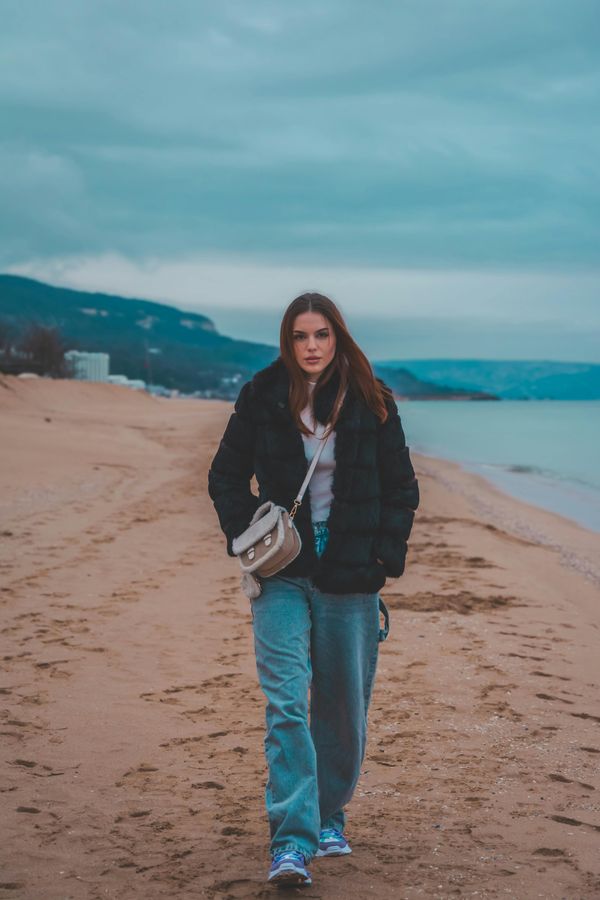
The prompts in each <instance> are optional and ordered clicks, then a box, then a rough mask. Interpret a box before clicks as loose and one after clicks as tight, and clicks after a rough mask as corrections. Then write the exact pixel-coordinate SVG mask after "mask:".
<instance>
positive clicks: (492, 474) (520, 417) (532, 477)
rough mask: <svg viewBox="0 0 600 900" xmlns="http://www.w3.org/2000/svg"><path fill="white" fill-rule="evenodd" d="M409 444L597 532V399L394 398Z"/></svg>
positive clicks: (599, 474) (599, 476)
mask: <svg viewBox="0 0 600 900" xmlns="http://www.w3.org/2000/svg"><path fill="white" fill-rule="evenodd" d="M398 409H399V412H400V417H401V419H402V425H403V427H404V431H405V433H406V442H407V444H408V445H409V447H410V448H411V450H413V451H415V452H419V453H424V454H427V455H429V456H438V457H443V458H445V459H450V460H453V461H454V462H458V463H461V464H462V465H463V466H464V467H465V468H467V469H469V470H470V471H473V472H477V473H478V474H479V475H482V476H484V477H485V478H487V479H488V480H489V481H491V482H492V483H493V484H494V485H495V486H496V487H498V488H500V489H501V490H504V491H506V492H507V493H509V494H512V495H513V496H515V497H518V498H520V499H522V500H526V501H527V502H529V503H534V504H536V505H537V506H541V507H543V508H545V509H549V510H552V511H553V512H557V513H560V514H561V515H563V516H566V517H568V518H570V519H573V520H575V521H576V522H579V523H580V524H581V525H584V526H585V527H587V528H591V529H593V530H594V531H599V532H600V400H589V401H587V400H586V401H570V400H528V401H518V400H501V401H473V400H455V401H451V400H441V401H429V402H426V401H414V402H407V401H403V402H400V403H399V404H398Z"/></svg>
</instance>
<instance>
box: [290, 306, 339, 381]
mask: <svg viewBox="0 0 600 900" xmlns="http://www.w3.org/2000/svg"><path fill="white" fill-rule="evenodd" d="M292 337H293V341H294V354H295V356H296V362H297V363H298V365H299V366H300V368H301V369H302V371H303V372H304V374H305V376H306V378H308V380H309V381H317V380H318V378H319V376H320V375H321V373H322V372H324V370H325V369H326V368H327V366H328V365H329V363H330V362H331V360H332V359H333V357H334V356H335V344H336V340H335V332H334V330H333V326H332V325H331V324H330V322H329V320H328V319H326V318H325V316H324V315H322V314H321V313H316V312H305V313H301V314H300V315H299V316H296V318H295V319H294V327H293V329H292Z"/></svg>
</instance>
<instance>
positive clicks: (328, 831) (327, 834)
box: [321, 828, 342, 841]
mask: <svg viewBox="0 0 600 900" xmlns="http://www.w3.org/2000/svg"><path fill="white" fill-rule="evenodd" d="M341 837H342V832H341V831H338V830H337V828H324V829H323V831H322V832H321V840H322V841H328V840H330V839H331V838H334V839H335V840H336V841H339V840H340V838H341Z"/></svg>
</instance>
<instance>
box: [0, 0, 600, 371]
mask: <svg viewBox="0 0 600 900" xmlns="http://www.w3.org/2000/svg"><path fill="white" fill-rule="evenodd" d="M0 66H1V70H2V79H0V197H1V203H0V271H8V272H15V273H20V274H25V275H30V276H32V277H36V278H40V279H42V280H47V281H50V282H51V283H53V284H61V285H65V286H73V287H78V288H84V289H89V290H103V291H110V292H113V293H119V294H122V295H124V296H136V297H146V298H148V299H156V300H160V301H163V302H168V303H172V304H173V305H177V306H179V307H180V308H184V309H192V310H196V311H198V312H204V313H206V314H208V315H210V316H211V317H212V318H213V319H214V321H215V324H216V325H217V327H218V328H219V330H221V331H222V332H223V333H226V334H230V335H232V336H234V337H247V338H249V339H251V340H260V341H264V342H267V343H276V342H277V334H278V324H279V320H280V317H281V314H282V312H283V310H284V308H285V306H286V305H287V303H289V301H290V300H291V299H292V298H293V297H294V296H296V295H297V294H299V293H301V292H303V291H305V290H318V291H322V292H325V293H328V294H329V295H330V296H331V297H332V299H334V300H335V301H336V302H337V303H338V304H339V305H340V307H341V308H342V310H343V312H344V313H345V315H346V317H347V320H348V322H349V324H350V326H351V328H352V330H353V333H354V334H355V337H356V338H357V339H358V340H359V343H361V345H362V346H363V347H364V348H365V349H366V350H367V352H368V353H369V354H370V356H371V357H373V358H380V359H391V358H399V359H401V358H403V357H404V358H426V357H440V356H446V357H454V358H456V357H461V356H464V357H469V358H473V357H480V358H496V359H499V358H504V359H507V358H513V359H514V358H531V359H535V358H537V359H539V358H544V359H562V360H573V361H589V362H594V361H595V362H600V177H599V176H600V171H599V170H600V117H599V113H598V110H599V109H600V4H598V2H597V0H570V2H569V3H568V4H567V3H565V2H564V0H560V2H559V0H527V3H523V2H522V0H518V2H517V0H486V2H485V3H481V0H453V2H447V0H406V2H402V0H394V2H391V0H382V2H378V3H374V4H365V3H362V2H358V0H343V2H342V0H339V2H338V0H305V2H304V3H303V4H291V3H282V2H281V0H278V2H274V0H273V2H271V0H269V2H264V0H256V2H254V3H252V4H249V3H247V2H244V0H236V2H230V0H220V2H219V3H207V2H202V0H171V2H169V3H165V2H164V0H160V2H158V0H143V2H141V0H128V2H127V3H122V2H121V0H119V2H116V0H86V2H85V3H81V2H80V0H53V2H52V3H50V4H40V3H36V2H34V0H18V2H17V0H5V3H4V4H3V7H2V32H1V34H0Z"/></svg>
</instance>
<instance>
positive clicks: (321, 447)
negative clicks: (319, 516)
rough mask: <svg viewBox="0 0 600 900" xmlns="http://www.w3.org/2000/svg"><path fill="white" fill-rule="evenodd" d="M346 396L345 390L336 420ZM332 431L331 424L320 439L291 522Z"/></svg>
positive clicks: (296, 501) (294, 504)
mask: <svg viewBox="0 0 600 900" xmlns="http://www.w3.org/2000/svg"><path fill="white" fill-rule="evenodd" d="M345 397H346V393H345V392H344V396H343V397H342V399H341V400H340V403H339V406H338V407H337V410H336V420H335V421H337V415H338V414H339V411H340V409H341V407H342V403H343V402H344V399H345ZM332 431H333V426H332V425H330V427H329V428H328V430H327V434H325V435H324V436H323V437H322V438H321V441H320V443H319V446H318V448H317V452H316V453H315V455H314V456H313V458H312V462H311V464H310V466H309V469H308V472H307V473H306V476H305V478H304V481H303V482H302V485H301V487H300V490H299V491H298V494H297V495H296V499H295V500H294V503H293V506H292V508H291V510H290V516H289V521H290V522H292V521H293V519H294V516H295V515H296V513H297V512H298V507H299V506H300V504H301V503H302V499H303V497H304V494H305V493H306V488H307V487H308V483H309V481H310V479H311V478H312V477H313V475H314V471H315V469H316V468H317V463H318V462H319V459H320V456H321V453H322V452H323V450H324V449H325V444H326V443H327V441H328V440H329V437H330V435H331V432H332Z"/></svg>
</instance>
